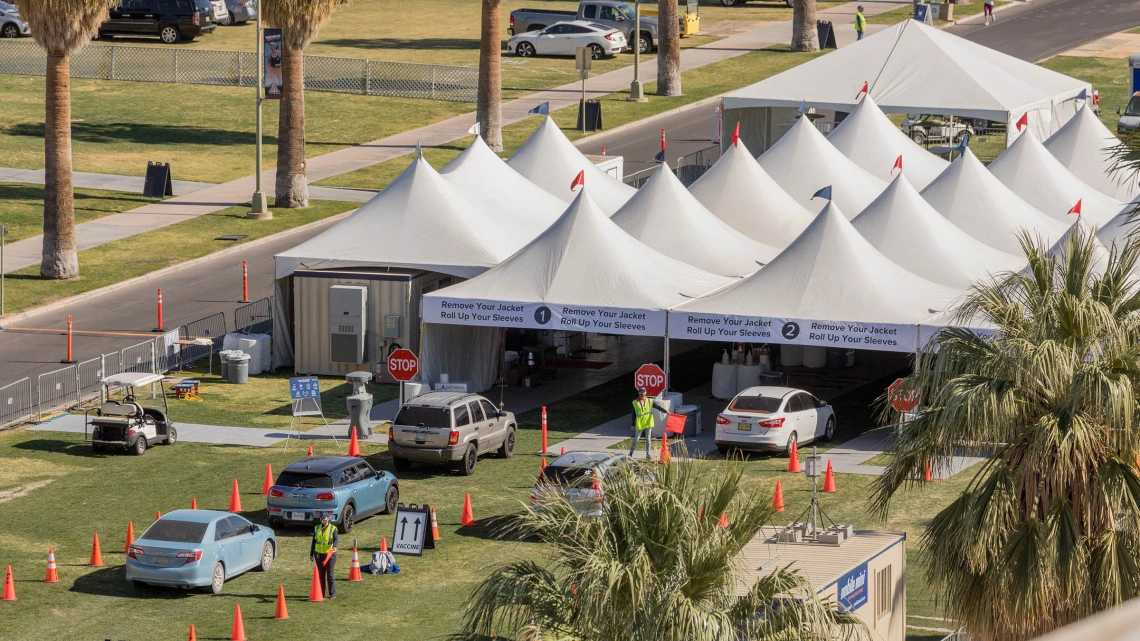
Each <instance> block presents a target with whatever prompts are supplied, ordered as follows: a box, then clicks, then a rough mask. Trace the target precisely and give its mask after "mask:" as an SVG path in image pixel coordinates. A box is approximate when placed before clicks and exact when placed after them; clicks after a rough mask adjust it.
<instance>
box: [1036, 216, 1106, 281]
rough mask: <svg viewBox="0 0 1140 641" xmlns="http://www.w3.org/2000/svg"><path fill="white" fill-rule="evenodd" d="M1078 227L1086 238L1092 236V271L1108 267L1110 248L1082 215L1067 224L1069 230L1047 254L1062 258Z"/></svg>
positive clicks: (1098, 271)
mask: <svg viewBox="0 0 1140 641" xmlns="http://www.w3.org/2000/svg"><path fill="white" fill-rule="evenodd" d="M1078 228H1079V229H1080V230H1081V234H1082V235H1083V236H1084V237H1085V238H1086V239H1087V238H1089V237H1092V238H1093V271H1094V273H1103V272H1104V270H1105V268H1106V267H1108V259H1109V255H1110V250H1109V249H1108V247H1105V245H1104V243H1102V242H1101V241H1100V238H1098V237H1097V236H1096V232H1097V230H1096V228H1095V226H1094V225H1092V224H1090V223H1089V221H1087V220H1085V219H1084V217H1083V216H1082V217H1080V218H1077V220H1076V221H1074V222H1073V224H1072V225H1070V226H1069V230H1068V231H1066V232H1065V235H1064V236H1061V238H1060V239H1059V240H1057V242H1056V243H1054V244H1053V246H1052V247H1050V248H1049V251H1048V252H1046V253H1047V255H1049V256H1056V257H1057V258H1059V259H1063V257H1064V255H1065V254H1066V253H1067V252H1068V251H1069V246H1070V245H1071V244H1072V242H1073V235H1074V234H1076V232H1077V229H1078ZM1117 251H1119V250H1117ZM1026 269H1028V268H1026Z"/></svg>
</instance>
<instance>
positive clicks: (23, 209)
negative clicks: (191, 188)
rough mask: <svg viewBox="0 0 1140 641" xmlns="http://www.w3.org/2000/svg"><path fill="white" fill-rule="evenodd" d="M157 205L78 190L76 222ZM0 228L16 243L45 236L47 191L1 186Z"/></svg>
mask: <svg viewBox="0 0 1140 641" xmlns="http://www.w3.org/2000/svg"><path fill="white" fill-rule="evenodd" d="M153 202H156V199H154V198H144V197H143V196H142V195H141V194H128V193H124V192H121V191H103V190H101V189H76V190H75V222H76V224H79V223H85V222H88V221H91V220H95V219H97V218H102V217H103V216H109V215H110V214H117V213H119V212H122V211H127V210H128V209H134V208H136V207H142V206H143V205H149V204H150V203H153ZM0 224H3V225H7V226H8V238H7V239H6V240H5V242H9V243H13V242H16V241H17V240H23V239H25V238H30V237H32V236H36V235H39V234H42V233H43V230H44V188H43V185H32V184H28V183H0Z"/></svg>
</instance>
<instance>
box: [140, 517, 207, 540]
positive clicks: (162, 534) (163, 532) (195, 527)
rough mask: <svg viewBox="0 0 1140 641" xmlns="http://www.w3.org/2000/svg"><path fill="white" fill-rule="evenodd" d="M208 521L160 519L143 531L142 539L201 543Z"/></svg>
mask: <svg viewBox="0 0 1140 641" xmlns="http://www.w3.org/2000/svg"><path fill="white" fill-rule="evenodd" d="M207 525H209V524H208V523H197V522H194V521H177V520H174V519H160V520H158V521H156V522H155V523H154V524H153V525H151V526H150V527H148V528H147V529H146V532H143V535H142V536H140V537H139V539H140V540H143V539H145V540H147V541H169V542H171V543H201V542H202V537H203V536H204V535H205V534H206V526H207Z"/></svg>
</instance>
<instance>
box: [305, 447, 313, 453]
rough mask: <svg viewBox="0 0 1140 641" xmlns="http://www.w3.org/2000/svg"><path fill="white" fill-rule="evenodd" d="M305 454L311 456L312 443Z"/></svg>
mask: <svg viewBox="0 0 1140 641" xmlns="http://www.w3.org/2000/svg"><path fill="white" fill-rule="evenodd" d="M305 455H306V456H312V455H313V446H312V445H310V446H309V451H308V452H307V453H306V454H305Z"/></svg>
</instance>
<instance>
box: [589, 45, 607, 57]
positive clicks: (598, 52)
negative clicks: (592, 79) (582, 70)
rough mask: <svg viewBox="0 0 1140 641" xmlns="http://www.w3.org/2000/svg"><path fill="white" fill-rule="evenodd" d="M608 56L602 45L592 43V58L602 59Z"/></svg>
mask: <svg viewBox="0 0 1140 641" xmlns="http://www.w3.org/2000/svg"><path fill="white" fill-rule="evenodd" d="M604 57H606V52H605V51H603V50H602V47H601V45H590V59H592V60H601V59H602V58H604Z"/></svg>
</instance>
